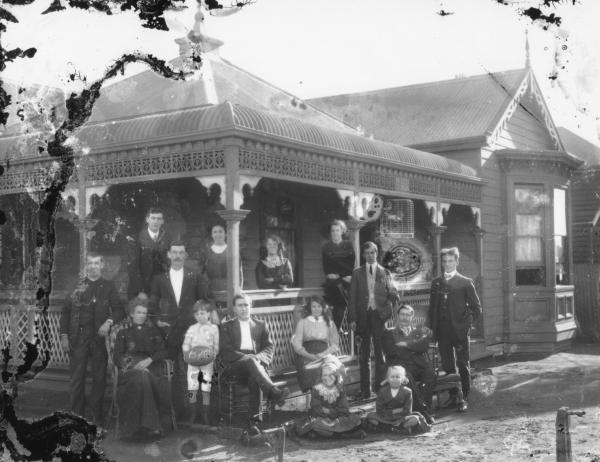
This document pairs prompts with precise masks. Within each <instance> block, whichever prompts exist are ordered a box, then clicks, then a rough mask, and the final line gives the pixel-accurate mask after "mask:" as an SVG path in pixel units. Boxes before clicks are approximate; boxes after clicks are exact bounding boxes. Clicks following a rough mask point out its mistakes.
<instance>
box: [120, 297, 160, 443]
mask: <svg viewBox="0 0 600 462" xmlns="http://www.w3.org/2000/svg"><path fill="white" fill-rule="evenodd" d="M128 309H129V315H130V317H131V321H132V322H131V325H130V326H129V327H126V328H124V329H122V330H120V331H119V332H118V334H117V338H116V341H115V351H114V361H115V365H116V366H117V367H118V368H119V376H118V377H119V379H118V385H117V403H118V406H119V426H120V436H121V437H122V438H131V437H144V436H159V435H162V434H164V433H166V432H167V431H169V430H171V420H170V400H169V396H170V393H169V384H168V381H167V377H166V376H165V374H164V362H163V361H162V360H163V359H165V358H167V349H166V347H165V344H164V340H163V337H162V335H161V333H160V331H159V330H158V328H156V327H155V326H154V324H152V323H151V322H150V321H148V320H147V319H146V318H147V314H148V307H147V300H145V299H140V298H138V297H136V298H134V299H133V300H131V301H130V302H129V305H128Z"/></svg>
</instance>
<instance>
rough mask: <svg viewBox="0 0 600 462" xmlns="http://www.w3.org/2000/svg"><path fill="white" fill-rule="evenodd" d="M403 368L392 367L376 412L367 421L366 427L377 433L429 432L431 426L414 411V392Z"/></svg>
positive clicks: (369, 415)
mask: <svg viewBox="0 0 600 462" xmlns="http://www.w3.org/2000/svg"><path fill="white" fill-rule="evenodd" d="M407 383H408V379H407V378H406V371H405V370H404V368H403V367H402V366H390V367H389V368H388V370H387V376H386V379H385V380H384V382H383V383H382V385H383V386H382V387H381V388H380V389H379V392H378V393H377V401H376V402H375V412H371V413H369V414H368V415H367V417H366V419H365V426H366V427H367V429H369V430H376V431H402V430H406V431H407V433H409V434H411V433H416V432H427V431H429V430H431V426H430V425H429V424H428V423H427V422H426V421H425V418H424V417H423V416H422V415H421V414H420V413H418V412H413V410H412V401H413V399H412V391H411V389H410V388H408V387H407V386H406V384H407Z"/></svg>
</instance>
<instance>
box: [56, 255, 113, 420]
mask: <svg viewBox="0 0 600 462" xmlns="http://www.w3.org/2000/svg"><path fill="white" fill-rule="evenodd" d="M103 268H104V259H103V257H102V255H100V254H98V253H94V252H88V254H87V256H86V265H85V273H86V277H85V279H84V280H83V282H82V283H81V284H80V285H79V287H77V288H76V289H75V290H74V291H73V293H72V294H71V296H70V297H69V299H68V300H67V303H66V304H65V306H64V307H63V310H62V313H61V316H60V342H61V347H62V349H63V350H65V351H68V352H69V375H70V384H69V388H70V390H69V391H70V405H71V410H72V411H73V412H74V413H75V414H77V415H79V416H84V412H85V404H86V400H85V378H86V373H87V364H88V361H90V362H91V366H92V367H91V369H92V391H91V395H90V399H89V404H90V407H91V413H92V418H93V421H94V422H95V423H96V424H97V425H103V424H104V412H103V406H104V389H105V387H106V366H107V361H108V355H107V352H106V344H105V337H106V336H107V335H108V332H109V331H110V327H111V326H112V325H113V324H114V323H116V322H119V321H120V320H121V319H123V317H124V316H125V314H124V311H123V303H122V302H121V299H120V298H119V294H118V292H117V289H116V287H115V285H114V283H113V282H112V281H108V280H106V279H104V278H103V277H102V269H103Z"/></svg>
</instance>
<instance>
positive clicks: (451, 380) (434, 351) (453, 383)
mask: <svg viewBox="0 0 600 462" xmlns="http://www.w3.org/2000/svg"><path fill="white" fill-rule="evenodd" d="M427 356H428V357H429V360H430V361H431V363H432V364H433V369H434V371H435V375H436V377H437V381H436V385H435V387H434V389H433V394H434V396H435V397H436V409H438V410H439V409H440V408H441V403H440V395H441V394H442V393H444V392H451V391H452V390H455V391H456V394H457V396H458V400H459V402H462V401H463V400H464V397H463V392H462V385H461V381H460V375H459V374H458V373H456V372H455V373H453V374H445V375H442V376H440V373H441V372H442V371H440V359H439V352H438V347H437V345H436V344H434V343H432V344H430V345H429V352H428V353H427Z"/></svg>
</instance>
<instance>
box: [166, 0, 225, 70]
mask: <svg viewBox="0 0 600 462" xmlns="http://www.w3.org/2000/svg"><path fill="white" fill-rule="evenodd" d="M197 4H198V9H197V11H196V14H195V15H194V25H193V26H192V30H190V31H189V32H188V34H187V35H186V36H185V37H181V38H178V39H175V42H176V43H177V44H178V45H179V55H180V56H181V57H182V58H184V59H187V60H191V61H192V63H193V64H192V65H191V67H193V68H195V69H199V68H200V62H201V61H202V59H201V55H202V54H204V53H209V52H211V51H214V50H217V49H218V48H219V47H220V46H221V45H223V42H222V41H221V40H219V39H215V38H213V37H210V36H208V35H206V34H205V33H204V13H203V12H202V7H203V6H204V5H203V2H202V0H197Z"/></svg>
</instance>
